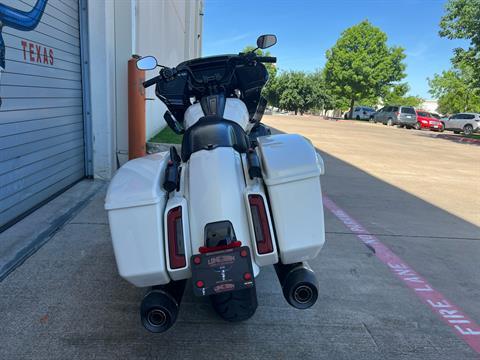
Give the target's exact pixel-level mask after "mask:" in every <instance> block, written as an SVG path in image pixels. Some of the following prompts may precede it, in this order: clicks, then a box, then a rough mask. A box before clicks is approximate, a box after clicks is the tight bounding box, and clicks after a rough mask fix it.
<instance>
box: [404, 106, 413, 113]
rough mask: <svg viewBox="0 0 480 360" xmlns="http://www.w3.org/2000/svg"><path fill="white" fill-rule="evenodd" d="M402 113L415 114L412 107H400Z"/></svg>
mask: <svg viewBox="0 0 480 360" xmlns="http://www.w3.org/2000/svg"><path fill="white" fill-rule="evenodd" d="M401 112H402V114H415V110H414V109H413V108H412V107H402V111H401Z"/></svg>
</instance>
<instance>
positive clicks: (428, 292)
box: [323, 195, 480, 354]
mask: <svg viewBox="0 0 480 360" xmlns="http://www.w3.org/2000/svg"><path fill="white" fill-rule="evenodd" d="M323 204H324V205H325V207H326V208H327V209H328V210H330V212H332V214H333V215H335V216H336V217H337V218H338V219H339V220H340V221H341V222H342V223H343V224H344V225H345V226H346V227H347V228H348V229H349V230H350V231H351V232H352V233H354V234H355V235H356V236H357V237H358V239H359V240H360V241H362V242H363V243H364V244H365V245H367V246H368V247H369V248H370V249H373V251H374V252H375V256H376V257H377V259H379V260H380V261H381V262H382V263H383V264H385V265H386V266H387V267H388V269H389V270H390V272H392V273H393V275H395V276H396V277H397V278H398V279H399V280H400V281H402V282H403V283H404V284H405V285H406V286H407V287H409V288H410V289H411V290H412V291H413V293H414V294H415V295H416V296H417V297H418V298H419V299H420V300H421V301H422V302H423V303H424V304H425V305H426V306H427V307H428V308H430V310H432V311H433V312H434V313H435V314H437V315H438V316H439V317H440V319H441V320H442V321H443V322H444V323H445V324H446V325H448V326H449V327H450V328H451V329H452V330H453V332H454V333H455V334H457V335H458V337H459V338H460V339H462V340H463V341H464V342H466V343H467V344H468V345H470V347H471V348H472V349H473V350H474V351H475V352H477V353H478V354H480V326H479V325H478V324H476V323H475V321H473V320H472V319H470V318H469V317H468V316H467V315H466V314H465V312H464V311H463V310H462V309H460V307H458V306H457V305H455V304H454V303H452V302H451V301H450V300H447V298H445V296H443V295H442V293H440V292H439V291H437V290H435V289H434V288H433V286H432V285H431V284H430V283H429V282H427V280H425V278H423V277H422V276H420V275H419V273H418V272H417V271H415V270H414V269H413V268H412V267H411V266H409V265H408V264H407V263H406V262H405V261H403V260H402V259H401V258H400V257H399V256H398V255H396V254H395V253H394V252H393V251H392V250H390V248H388V247H387V246H386V245H385V244H383V243H382V242H381V241H380V240H379V239H378V238H377V237H376V236H374V235H371V234H370V233H369V232H368V231H367V229H366V228H365V227H363V225H361V224H360V223H359V222H358V221H357V220H355V219H354V218H352V217H351V216H350V215H348V214H347V213H346V212H345V211H344V210H342V209H341V208H340V207H339V206H338V205H337V204H335V203H334V202H333V201H332V200H331V199H330V198H329V197H328V196H326V195H324V196H323Z"/></svg>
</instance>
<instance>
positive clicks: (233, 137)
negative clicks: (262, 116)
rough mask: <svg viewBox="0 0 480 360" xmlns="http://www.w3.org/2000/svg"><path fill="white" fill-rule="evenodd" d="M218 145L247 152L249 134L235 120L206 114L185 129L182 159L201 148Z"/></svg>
mask: <svg viewBox="0 0 480 360" xmlns="http://www.w3.org/2000/svg"><path fill="white" fill-rule="evenodd" d="M217 147H231V148H233V149H235V150H236V151H238V152H239V153H246V152H247V150H248V149H249V147H250V143H249V140H248V136H247V134H246V133H245V131H244V130H243V129H242V127H241V126H240V125H238V124H237V123H236V122H234V121H230V120H226V119H223V118H221V117H218V116H204V117H202V118H200V119H199V120H198V121H197V122H196V123H195V125H193V126H191V127H190V128H188V129H187V130H186V131H185V134H184V135H183V140H182V160H183V161H188V159H190V156H191V155H192V154H193V153H194V152H197V151H200V150H213V149H215V148H217Z"/></svg>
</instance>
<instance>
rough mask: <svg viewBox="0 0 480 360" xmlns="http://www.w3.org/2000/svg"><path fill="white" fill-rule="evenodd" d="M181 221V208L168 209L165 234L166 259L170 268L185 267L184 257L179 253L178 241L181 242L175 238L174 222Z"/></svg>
mask: <svg viewBox="0 0 480 360" xmlns="http://www.w3.org/2000/svg"><path fill="white" fill-rule="evenodd" d="M177 220H180V221H182V207H181V206H177V207H176V208H173V209H170V210H169V211H168V214H167V234H168V257H169V260H170V268H172V269H179V268H183V267H185V265H186V260H185V255H182V254H180V252H179V241H183V237H182V238H181V239H179V238H177V235H178V234H177V229H176V222H177Z"/></svg>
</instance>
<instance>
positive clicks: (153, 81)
mask: <svg viewBox="0 0 480 360" xmlns="http://www.w3.org/2000/svg"><path fill="white" fill-rule="evenodd" d="M160 80H162V77H161V76H160V75H158V76H155V77H154V78H151V79H150V80H147V81H144V82H143V87H144V88H148V87H150V86H152V85H155V84H156V83H157V82H159V81H160Z"/></svg>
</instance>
